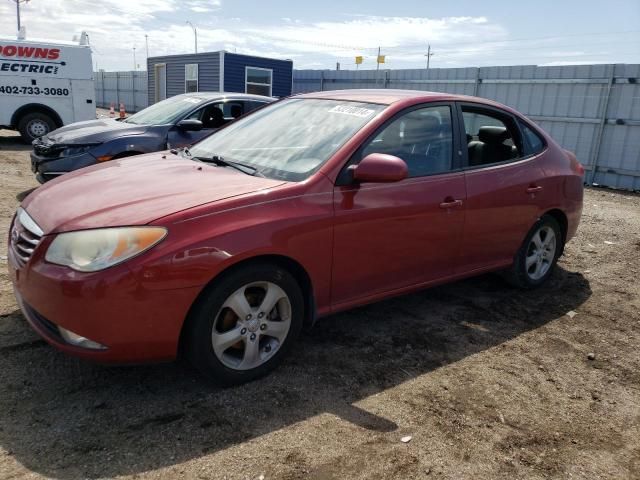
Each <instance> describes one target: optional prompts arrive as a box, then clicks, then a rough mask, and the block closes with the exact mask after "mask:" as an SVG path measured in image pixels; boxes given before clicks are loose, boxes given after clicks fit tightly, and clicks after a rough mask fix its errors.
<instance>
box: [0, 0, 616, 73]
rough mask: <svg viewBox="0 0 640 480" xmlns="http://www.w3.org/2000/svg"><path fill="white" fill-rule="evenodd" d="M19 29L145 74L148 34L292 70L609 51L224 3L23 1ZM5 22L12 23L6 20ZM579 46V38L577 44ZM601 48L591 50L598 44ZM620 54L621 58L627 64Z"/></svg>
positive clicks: (423, 22)
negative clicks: (73, 43) (242, 9)
mask: <svg viewBox="0 0 640 480" xmlns="http://www.w3.org/2000/svg"><path fill="white" fill-rule="evenodd" d="M22 8H23V15H22V19H23V23H24V24H26V26H27V36H28V37H30V38H46V39H50V40H71V38H72V37H73V36H74V35H76V34H78V33H79V32H80V31H82V30H86V31H87V32H88V33H89V38H90V41H91V45H92V47H93V50H94V60H95V61H96V62H97V64H98V66H99V68H104V69H106V70H118V69H130V68H131V67H132V66H133V54H132V49H133V47H136V49H137V60H138V63H140V64H141V65H142V68H144V63H145V55H144V51H145V34H146V35H147V36H148V41H149V54H150V56H157V55H165V54H180V53H190V52H192V51H193V44H194V41H193V40H194V38H193V31H192V30H191V27H189V26H188V25H186V23H185V22H186V20H189V21H191V22H193V24H194V25H195V26H196V27H197V30H198V50H199V51H201V52H202V51H215V50H221V49H225V50H228V51H232V52H233V51H237V52H238V53H246V54H252V55H260V56H273V57H277V58H291V59H294V60H295V67H296V68H333V67H334V66H335V63H336V62H340V63H341V64H342V66H343V68H353V67H354V66H355V65H354V59H355V56H356V55H363V56H364V57H365V58H364V64H363V65H362V66H361V68H375V66H376V64H375V57H376V54H377V47H378V46H379V45H380V44H382V45H380V46H381V47H382V52H381V53H382V54H384V55H386V59H387V63H385V65H384V67H385V68H416V67H421V66H423V65H424V64H425V61H426V60H425V56H424V55H425V53H426V48H427V44H431V46H432V50H433V52H434V56H433V57H432V59H431V65H432V67H449V66H475V65H491V64H494V65H496V64H502V65H505V64H514V63H520V64H522V63H530V64H531V63H543V62H549V61H563V60H564V61H565V62H567V63H569V62H573V61H575V60H579V59H582V58H584V59H585V62H587V61H588V60H587V59H589V60H591V59H597V60H606V59H607V58H608V57H611V56H612V55H609V53H608V50H607V48H603V49H599V52H598V53H597V55H594V52H593V51H591V55H590V54H589V51H590V49H589V48H588V46H582V45H566V42H565V43H564V44H563V42H557V41H553V40H548V41H544V42H536V43H532V42H522V41H515V40H511V39H510V34H509V32H508V31H507V29H506V28H505V27H504V26H503V25H501V24H499V23H496V22H495V21H493V20H492V19H491V18H488V17H485V16H477V17H471V16H459V17H443V18H427V17H393V16H391V17H389V16H371V15H357V16H353V15H351V16H342V17H337V18H338V19H339V20H331V21H322V20H320V21H316V22H308V21H303V20H300V19H296V18H292V17H281V18H280V19H277V20H270V21H268V22H263V21H260V20H259V19H255V20H247V19H240V18H237V17H233V18H232V17H223V16H222V15H223V14H224V4H223V3H222V2H221V1H220V0H101V1H95V0H64V1H60V0H37V1H33V2H29V3H27V4H23V5H22ZM0 18H3V19H5V22H2V23H0V35H3V36H14V35H15V23H13V19H14V18H15V7H14V5H13V4H12V2H8V1H6V0H0ZM7 20H8V21H7ZM572 42H573V43H578V42H579V40H575V39H574V40H572ZM594 48H595V47H594ZM625 58H626V57H623V56H620V58H618V60H622V61H624V59H625Z"/></svg>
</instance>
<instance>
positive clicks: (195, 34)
mask: <svg viewBox="0 0 640 480" xmlns="http://www.w3.org/2000/svg"><path fill="white" fill-rule="evenodd" d="M187 23H188V24H189V25H190V26H191V28H193V37H194V40H195V46H196V53H198V30H196V27H194V26H193V23H191V22H190V21H189V20H187Z"/></svg>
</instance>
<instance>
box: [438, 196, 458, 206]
mask: <svg viewBox="0 0 640 480" xmlns="http://www.w3.org/2000/svg"><path fill="white" fill-rule="evenodd" d="M461 206H462V200H454V199H453V198H451V197H447V198H445V199H444V202H442V203H441V204H440V208H453V207H461Z"/></svg>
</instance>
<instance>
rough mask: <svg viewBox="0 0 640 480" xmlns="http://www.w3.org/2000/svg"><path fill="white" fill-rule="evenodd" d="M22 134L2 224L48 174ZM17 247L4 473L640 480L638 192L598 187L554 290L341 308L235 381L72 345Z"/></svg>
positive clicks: (496, 288)
mask: <svg viewBox="0 0 640 480" xmlns="http://www.w3.org/2000/svg"><path fill="white" fill-rule="evenodd" d="M12 135H13V134H10V133H6V134H4V136H3V134H0V187H1V188H0V195H1V197H0V232H1V234H2V235H6V232H7V230H8V226H9V222H10V218H11V215H12V214H13V212H14V210H15V208H16V206H17V205H18V199H20V198H23V196H24V195H25V193H24V192H26V191H28V190H30V189H32V188H34V187H36V186H37V185H36V182H35V180H34V179H33V176H32V174H31V173H30V171H29V166H28V149H27V147H26V146H23V145H20V144H19V143H17V142H16V138H15V137H13V136H12ZM6 261H7V260H6V243H5V242H4V241H3V242H2V244H1V246H0V267H1V273H0V385H1V387H0V388H1V390H0V392H1V395H0V478H18V479H24V478H42V477H54V478H63V479H72V478H102V477H104V478H113V477H122V478H189V479H191V478H195V479H198V478H202V479H205V478H229V479H257V478H262V476H264V478H265V479H296V478H308V479H317V480H320V479H342V478H349V479H365V478H366V479H371V478H376V479H377V478H380V479H408V478H456V479H462V478H469V479H482V478H491V479H494V478H504V479H516V478H523V479H524V478H526V479H538V478H588V479H594V478H615V479H623V478H628V479H631V478H634V479H638V478H640V354H639V353H638V352H639V348H638V347H639V345H640V313H639V312H640V283H639V282H638V276H639V274H640V268H639V267H640V196H637V195H634V194H630V193H622V192H612V191H608V190H595V189H589V190H587V192H586V198H585V208H584V216H583V220H582V224H581V226H580V230H579V233H578V235H577V237H576V238H575V239H574V240H573V241H572V242H571V243H570V244H569V245H568V246H567V249H566V254H565V256H564V257H563V258H562V259H561V261H560V265H559V268H558V269H557V271H556V273H555V274H554V276H553V277H552V279H551V281H550V282H549V284H548V285H546V286H545V287H543V288H541V289H539V290H536V291H528V292H523V291H518V290H514V289H512V288H509V287H507V286H506V285H505V284H504V283H503V282H502V280H501V279H500V278H499V277H497V276H495V275H485V276H481V277H478V278H474V279H470V280H466V281H462V282H457V283H455V284H452V285H447V286H443V287H438V288H434V289H431V290H427V291H424V292H421V293H417V294H412V295H407V296H403V297H400V298H397V299H393V300H388V301H384V302H381V303H377V304H375V305H370V306H367V307H364V308H359V309H357V310H353V311H350V312H347V313H344V314H340V315H335V316H332V317H330V318H327V319H324V320H322V321H321V322H319V323H318V324H317V325H316V326H315V327H314V328H313V329H312V330H310V331H309V332H306V333H305V334H304V335H303V336H302V339H301V341H300V343H299V345H298V346H297V348H295V349H294V351H293V354H292V355H291V357H290V358H289V359H288V361H287V362H285V364H284V365H283V366H282V367H281V368H280V369H279V370H277V371H276V372H274V373H273V374H272V375H270V376H269V377H267V378H265V379H263V380H260V381H257V382H254V383H251V384H248V385H244V386H240V387H236V388H230V389H219V388H216V387H213V386H211V385H209V384H207V383H206V382H205V381H203V380H202V379H201V378H200V377H199V376H198V375H197V374H196V373H194V372H193V371H192V370H191V369H190V368H188V367H187V366H185V365H182V364H179V363H176V364H167V365H154V366H142V367H119V368H115V367H111V368H107V367H102V366H97V365H93V364H90V363H86V362H82V361H79V360H75V359H71V358H67V357H65V356H64V355H62V354H60V353H58V352H56V351H55V350H54V349H52V348H50V347H49V346H48V345H47V344H45V343H44V342H43V341H42V340H40V339H39V338H38V337H37V336H36V335H35V334H34V333H32V332H31V330H30V329H29V328H28V326H27V325H26V323H25V321H24V319H23V318H22V316H21V314H20V312H19V311H18V310H17V307H16V304H15V300H14V298H13V295H12V291H11V285H10V283H9V279H8V276H7V274H6V272H5V270H6V265H5V264H6ZM590 354H593V355H590ZM590 358H593V359H590ZM406 436H411V440H410V441H409V442H407V443H403V442H402V441H401V438H403V437H406ZM405 440H406V438H405Z"/></svg>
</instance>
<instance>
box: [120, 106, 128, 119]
mask: <svg viewBox="0 0 640 480" xmlns="http://www.w3.org/2000/svg"><path fill="white" fill-rule="evenodd" d="M126 114H127V113H126V112H125V111H124V103H121V104H120V118H124V117H125V115H126Z"/></svg>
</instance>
